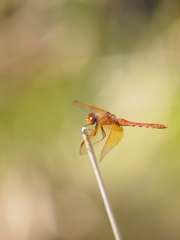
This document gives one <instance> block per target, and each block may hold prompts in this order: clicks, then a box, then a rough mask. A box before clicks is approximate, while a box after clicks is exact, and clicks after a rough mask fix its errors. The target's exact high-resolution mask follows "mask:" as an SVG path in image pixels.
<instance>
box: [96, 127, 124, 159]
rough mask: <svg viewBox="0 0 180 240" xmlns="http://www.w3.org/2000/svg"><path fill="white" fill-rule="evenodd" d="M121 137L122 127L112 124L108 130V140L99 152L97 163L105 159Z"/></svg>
mask: <svg viewBox="0 0 180 240" xmlns="http://www.w3.org/2000/svg"><path fill="white" fill-rule="evenodd" d="M106 127H107V126H106ZM122 137H123V127H121V126H119V125H116V124H113V125H112V127H111V128H110V132H109V135H108V138H107V140H106V143H105V145H104V147H103V150H102V152H101V156H100V159H99V162H101V161H102V160H103V158H104V157H105V155H106V154H107V153H108V152H109V151H111V149H113V148H114V147H115V146H116V145H117V144H118V143H119V142H120V141H121V139H122Z"/></svg>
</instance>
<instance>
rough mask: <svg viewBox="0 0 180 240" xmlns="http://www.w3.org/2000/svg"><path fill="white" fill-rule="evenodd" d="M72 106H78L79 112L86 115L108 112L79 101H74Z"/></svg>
mask: <svg viewBox="0 0 180 240" xmlns="http://www.w3.org/2000/svg"><path fill="white" fill-rule="evenodd" d="M72 104H73V105H74V106H76V107H77V108H78V109H79V110H81V111H83V112H85V113H90V112H93V113H100V112H106V110H104V109H102V108H99V107H96V106H94V105H92V106H91V105H88V104H86V103H83V102H79V101H77V100H74V101H73V102H72Z"/></svg>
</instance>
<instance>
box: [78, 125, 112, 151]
mask: <svg viewBox="0 0 180 240" xmlns="http://www.w3.org/2000/svg"><path fill="white" fill-rule="evenodd" d="M88 131H89V130H88ZM107 133H108V131H107V130H106V131H104V129H103V127H102V126H100V125H96V127H95V128H94V129H93V130H92V131H91V132H90V134H89V135H88V136H87V138H86V139H85V140H84V141H83V142H82V143H81V146H80V150H79V152H80V154H81V155H84V154H87V148H86V144H85V143H86V141H87V140H88V139H89V140H90V141H91V144H92V145H93V148H96V147H98V146H99V145H100V143H101V142H102V140H103V139H104V138H105V137H106V134H107Z"/></svg>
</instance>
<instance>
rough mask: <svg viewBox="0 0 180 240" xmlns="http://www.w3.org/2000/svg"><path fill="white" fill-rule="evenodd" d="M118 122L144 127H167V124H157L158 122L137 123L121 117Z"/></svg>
mask: <svg viewBox="0 0 180 240" xmlns="http://www.w3.org/2000/svg"><path fill="white" fill-rule="evenodd" d="M118 123H119V125H121V126H131V127H144V128H156V129H164V128H167V126H165V125H163V124H157V123H137V122H130V121H128V120H126V119H123V118H119V119H118Z"/></svg>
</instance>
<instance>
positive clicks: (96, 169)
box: [81, 127, 122, 240]
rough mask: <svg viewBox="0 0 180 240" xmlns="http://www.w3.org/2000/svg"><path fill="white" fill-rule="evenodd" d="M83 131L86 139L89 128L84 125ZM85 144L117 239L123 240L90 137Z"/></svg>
mask: <svg viewBox="0 0 180 240" xmlns="http://www.w3.org/2000/svg"><path fill="white" fill-rule="evenodd" d="M81 132H82V134H83V138H84V139H86V137H87V129H86V128H85V127H83V128H82V129H81ZM85 144H86V148H87V151H88V154H89V158H90V160H91V163H92V165H93V169H94V173H95V175H96V179H97V182H98V185H99V189H100V192H101V195H102V198H103V201H104V205H105V208H106V211H107V215H108V217H109V221H110V224H111V227H112V230H113V233H114V237H115V240H122V236H121V234H120V231H119V229H118V225H117V222H116V219H115V216H114V214H113V210H112V207H111V204H110V202H109V198H108V195H107V193H106V190H105V187H104V183H103V180H102V177H101V173H100V171H99V167H98V164H97V160H96V156H95V154H94V150H93V147H92V144H91V142H90V141H89V140H88V139H87V141H86V142H85Z"/></svg>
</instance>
